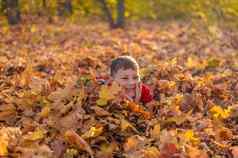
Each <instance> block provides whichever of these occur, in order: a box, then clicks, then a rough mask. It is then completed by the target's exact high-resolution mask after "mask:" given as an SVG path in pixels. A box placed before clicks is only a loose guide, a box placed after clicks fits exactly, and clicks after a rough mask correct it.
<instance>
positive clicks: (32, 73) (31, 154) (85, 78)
mask: <svg viewBox="0 0 238 158" xmlns="http://www.w3.org/2000/svg"><path fill="white" fill-rule="evenodd" d="M204 30H205V29H204V28H203V27H195V26H194V25H192V24H185V23H179V22H174V23H168V24H160V23H152V22H142V23H132V24H129V25H128V26H127V28H126V29H125V30H121V29H118V30H110V29H109V28H108V27H107V25H106V24H105V23H100V22H91V23H88V24H85V23H84V24H70V23H62V22H56V23H54V24H48V23H46V22H45V21H44V20H41V19H39V23H36V24H32V23H29V22H28V23H24V24H22V25H20V26H16V27H12V28H8V27H2V28H0V37H1V38H0V73H1V74H0V94H1V95H0V127H1V129H0V155H1V156H0V157H4V156H5V157H19V158H54V157H55V158H60V157H64V158H74V157H78V158H87V157H95V158H112V157H114V158H122V157H128V158H135V157H136V158H172V157H173V158H175V157H176V158H183V157H190V158H208V157H214V158H219V157H221V158H222V157H230V158H231V157H234V158H237V157H238V147H237V145H238V137H237V135H238V133H237V131H238V126H237V122H238V119H237V118H238V77H237V76H238V50H237V48H238V40H237V38H236V37H237V36H236V35H237V34H235V32H232V31H228V30H222V29H219V28H217V27H209V29H207V30H206V31H204ZM124 54H126V55H132V56H133V57H135V58H136V59H137V61H138V63H139V65H140V66H141V75H142V79H143V81H144V82H145V83H147V84H148V85H150V86H151V87H152V88H153V90H154V95H155V102H154V103H153V108H151V109H146V108H145V107H143V106H141V105H136V104H134V103H131V102H126V101H123V100H120V99H119V98H117V97H116V93H117V91H118V87H116V86H115V85H112V86H111V87H109V86H105V85H104V86H101V85H99V84H98V82H97V81H96V79H97V78H98V77H102V78H107V76H108V66H109V64H110V62H111V60H112V59H113V58H114V57H117V56H118V55H124ZM100 99H101V100H100ZM101 102H103V104H101ZM105 102H106V103H105ZM105 104H106V105H105ZM102 105H103V106H102Z"/></svg>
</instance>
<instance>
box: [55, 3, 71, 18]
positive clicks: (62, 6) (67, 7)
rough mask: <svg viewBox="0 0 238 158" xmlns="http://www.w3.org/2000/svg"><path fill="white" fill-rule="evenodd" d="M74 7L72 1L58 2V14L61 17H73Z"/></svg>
mask: <svg viewBox="0 0 238 158" xmlns="http://www.w3.org/2000/svg"><path fill="white" fill-rule="evenodd" d="M72 13H73V7H72V2H71V0H58V8H57V14H58V15H59V16H64V15H72Z"/></svg>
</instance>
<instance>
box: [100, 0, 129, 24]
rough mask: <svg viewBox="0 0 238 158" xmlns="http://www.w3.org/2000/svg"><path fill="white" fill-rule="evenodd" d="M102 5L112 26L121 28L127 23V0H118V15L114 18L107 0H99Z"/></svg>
mask: <svg viewBox="0 0 238 158" xmlns="http://www.w3.org/2000/svg"><path fill="white" fill-rule="evenodd" d="M99 2H100V3H101V6H102V10H103V12H104V13H105V15H106V17H107V20H108V22H109V24H110V27H111V28H121V27H123V26H124V23H125V1H124V0H117V17H116V19H115V20H114V19H113V18H112V13H111V12H110V10H109V8H108V6H107V2H106V0H99Z"/></svg>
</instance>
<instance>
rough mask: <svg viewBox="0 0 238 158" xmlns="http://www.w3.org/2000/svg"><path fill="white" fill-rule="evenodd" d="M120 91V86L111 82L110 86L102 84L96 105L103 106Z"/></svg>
mask: <svg viewBox="0 0 238 158" xmlns="http://www.w3.org/2000/svg"><path fill="white" fill-rule="evenodd" d="M120 91H121V87H120V86H119V85H118V84H117V83H115V82H113V83H112V85H111V86H107V85H103V86H102V87H101V89H100V91H99V99H98V100H97V105H99V106H105V105H107V103H108V101H110V100H112V99H115V98H116V95H117V94H118V93H119V92H120Z"/></svg>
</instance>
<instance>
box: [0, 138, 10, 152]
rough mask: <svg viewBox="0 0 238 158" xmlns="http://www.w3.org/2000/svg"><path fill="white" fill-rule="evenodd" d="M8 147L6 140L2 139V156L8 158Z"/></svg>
mask: <svg viewBox="0 0 238 158" xmlns="http://www.w3.org/2000/svg"><path fill="white" fill-rule="evenodd" d="M7 147H8V141H7V140H6V139H5V138H3V137H0V156H7V154H8V150H7Z"/></svg>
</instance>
